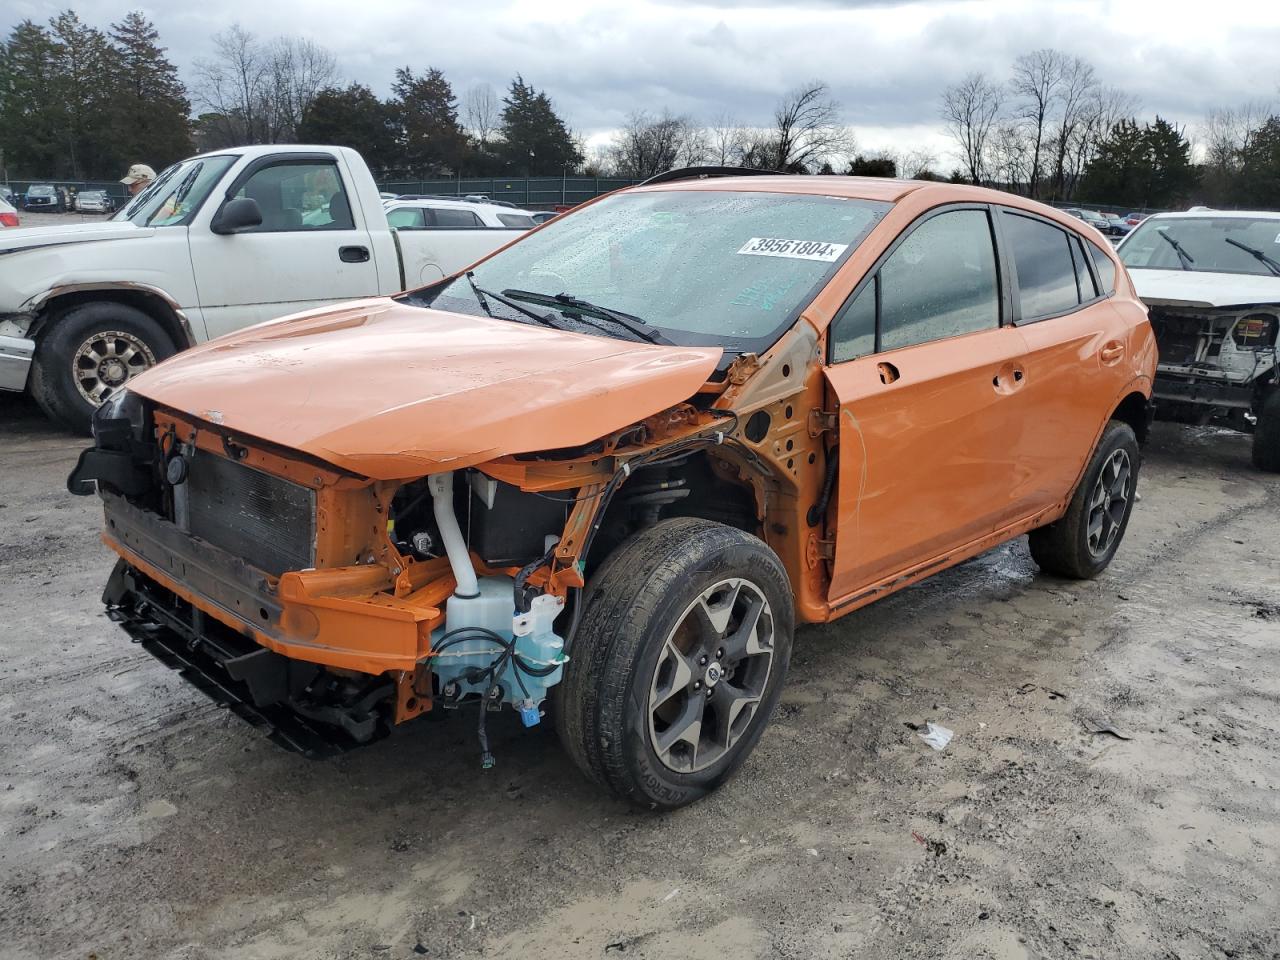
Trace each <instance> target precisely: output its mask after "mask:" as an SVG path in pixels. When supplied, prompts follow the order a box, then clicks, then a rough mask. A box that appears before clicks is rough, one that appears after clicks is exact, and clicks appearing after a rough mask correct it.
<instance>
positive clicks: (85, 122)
mask: <svg viewBox="0 0 1280 960" xmlns="http://www.w3.org/2000/svg"><path fill="white" fill-rule="evenodd" d="M49 33H50V36H51V37H52V40H53V67H54V74H53V77H52V80H51V83H50V85H49V89H48V90H47V92H46V103H47V104H48V105H49V106H50V107H52V108H53V109H54V110H55V112H56V114H57V117H58V122H59V129H58V142H59V145H60V146H61V148H62V156H61V157H60V162H59V163H58V164H57V165H56V166H55V168H54V173H55V175H58V176H64V177H67V176H69V177H71V178H72V179H76V180H80V179H83V178H85V177H88V176H90V175H93V174H100V173H102V172H104V171H105V169H106V167H107V166H108V165H109V164H108V161H107V154H108V153H109V152H110V142H109V141H110V136H109V133H108V131H107V129H106V125H105V124H103V122H102V118H103V117H104V116H105V115H106V114H107V112H108V110H109V108H110V105H111V78H112V75H113V74H114V69H113V65H114V59H115V51H114V50H113V49H112V48H111V46H110V44H108V43H107V38H106V35H105V34H104V33H103V32H102V31H101V30H98V29H97V28H95V27H91V26H89V25H88V24H86V23H85V22H84V21H83V20H81V19H80V18H79V17H78V16H77V15H76V13H75V11H73V10H64V11H63V12H62V13H60V14H58V15H57V16H55V17H54V18H53V19H52V20H50V21H49Z"/></svg>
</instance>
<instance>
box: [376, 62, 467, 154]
mask: <svg viewBox="0 0 1280 960" xmlns="http://www.w3.org/2000/svg"><path fill="white" fill-rule="evenodd" d="M391 91H392V93H393V94H394V95H395V100H393V101H392V104H391V107H392V113H393V116H394V117H395V121H396V124H397V126H398V127H399V135H400V147H401V150H402V151H403V156H404V162H405V163H406V164H407V165H408V167H409V170H410V172H412V173H413V174H415V175H416V176H419V177H431V176H436V175H439V174H451V173H455V172H457V171H458V170H459V168H460V167H461V164H462V161H463V158H464V157H465V155H466V151H467V138H466V135H465V134H464V133H463V132H462V126H461V124H459V123H458V101H457V99H456V98H455V97H454V95H453V87H451V86H450V85H449V81H448V80H446V79H445V76H444V74H443V73H441V72H440V71H439V70H437V69H435V68H434V67H428V68H427V72H426V73H425V74H423V75H422V76H420V77H419V76H416V75H415V74H414V72H413V70H411V69H410V68H409V67H401V68H400V69H398V70H397V71H396V79H395V83H393V84H392V86H391Z"/></svg>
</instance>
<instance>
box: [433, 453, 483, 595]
mask: <svg viewBox="0 0 1280 960" xmlns="http://www.w3.org/2000/svg"><path fill="white" fill-rule="evenodd" d="M427 489H428V490H430V491H431V502H432V505H433V506H434V508H435V515H436V526H437V527H439V528H440V539H441V540H443V541H444V552H445V553H446V554H448V556H449V566H450V567H451V568H452V569H453V579H454V580H456V581H457V582H458V585H457V587H455V588H454V591H453V595H454V596H455V597H474V596H478V595H479V593H480V585H479V584H478V583H477V582H476V568H475V567H473V566H472V565H471V554H470V553H468V552H467V544H466V541H464V540H463V539H462V531H461V530H460V529H458V517H457V515H456V514H455V513H454V512H453V474H452V473H437V474H433V475H432V476H430V477H427Z"/></svg>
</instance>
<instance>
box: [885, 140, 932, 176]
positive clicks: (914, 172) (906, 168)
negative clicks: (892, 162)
mask: <svg viewBox="0 0 1280 960" xmlns="http://www.w3.org/2000/svg"><path fill="white" fill-rule="evenodd" d="M895 159H896V161H897V164H898V176H900V177H906V178H907V179H908V180H915V179H917V178H919V177H920V176H921V175H923V174H932V173H933V168H934V166H935V165H936V164H937V162H938V155H937V154H936V153H934V152H933V151H932V150H930V149H928V148H927V147H917V148H916V149H915V150H907V151H904V152H903V153H900V154H896V155H895Z"/></svg>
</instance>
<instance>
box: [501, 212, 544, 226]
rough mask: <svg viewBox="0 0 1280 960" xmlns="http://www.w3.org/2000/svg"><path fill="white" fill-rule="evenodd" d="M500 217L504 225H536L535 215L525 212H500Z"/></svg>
mask: <svg viewBox="0 0 1280 960" xmlns="http://www.w3.org/2000/svg"><path fill="white" fill-rule="evenodd" d="M498 219H499V220H500V221H502V225H503V226H504V227H525V228H528V227H532V226H534V225H535V224H534V222H533V217H531V216H529V215H528V214H524V213H500V214H498Z"/></svg>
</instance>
